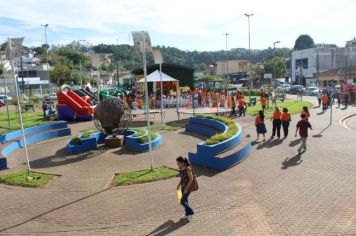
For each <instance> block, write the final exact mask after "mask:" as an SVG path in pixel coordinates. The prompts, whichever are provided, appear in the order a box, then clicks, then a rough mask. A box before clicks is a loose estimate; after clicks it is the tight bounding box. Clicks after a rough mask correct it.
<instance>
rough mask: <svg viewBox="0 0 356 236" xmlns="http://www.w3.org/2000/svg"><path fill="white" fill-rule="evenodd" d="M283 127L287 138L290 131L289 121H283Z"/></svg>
mask: <svg viewBox="0 0 356 236" xmlns="http://www.w3.org/2000/svg"><path fill="white" fill-rule="evenodd" d="M282 127H283V133H284V137H285V138H287V136H288V129H289V121H283V122H282Z"/></svg>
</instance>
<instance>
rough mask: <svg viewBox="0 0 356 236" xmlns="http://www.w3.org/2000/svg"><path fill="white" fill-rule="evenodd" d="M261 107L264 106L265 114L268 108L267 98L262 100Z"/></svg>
mask: <svg viewBox="0 0 356 236" xmlns="http://www.w3.org/2000/svg"><path fill="white" fill-rule="evenodd" d="M261 106H262V111H263V112H265V111H266V106H267V98H265V97H262V98H261Z"/></svg>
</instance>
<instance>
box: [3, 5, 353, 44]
mask: <svg viewBox="0 0 356 236" xmlns="http://www.w3.org/2000/svg"><path fill="white" fill-rule="evenodd" d="M0 9H1V10H0V42H3V41H5V40H6V39H7V38H8V37H25V41H24V44H25V45H26V46H39V45H41V44H43V43H44V41H45V36H44V28H43V27H41V26H40V25H41V24H49V27H48V30H47V37H48V44H50V45H51V44H66V43H69V42H71V41H73V40H86V41H88V42H89V43H91V44H94V45H95V44H98V43H106V44H133V42H132V37H131V32H132V31H137V30H144V31H148V32H149V34H150V38H151V42H152V44H153V45H161V46H171V47H177V48H179V49H181V50H189V51H192V50H197V51H216V50H225V48H226V37H225V33H229V34H230V35H229V36H228V37H227V47H228V49H230V48H248V20H247V17H246V16H245V15H244V14H245V13H248V14H254V15H253V16H252V17H251V18H250V29H251V48H252V49H265V48H268V47H272V45H273V42H275V41H280V43H279V44H278V45H277V47H289V48H292V47H293V46H294V42H295V39H296V38H297V37H298V36H299V35H300V34H309V35H310V36H311V37H312V38H313V39H314V41H315V43H335V44H337V45H338V46H344V45H345V42H346V41H347V40H350V39H353V38H354V37H356V17H355V12H356V1H355V0H337V1H336V0H299V1H286V0H269V1H265V0H248V1H246V0H243V1H241V0H219V1H207V0H175V1H172V0H100V1H99V0H75V1H74V0H60V1H59V0H11V1H9V0H8V1H2V3H1V8H0Z"/></svg>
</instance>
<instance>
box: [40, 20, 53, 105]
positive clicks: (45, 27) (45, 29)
mask: <svg viewBox="0 0 356 236" xmlns="http://www.w3.org/2000/svg"><path fill="white" fill-rule="evenodd" d="M41 26H42V27H43V28H44V32H45V41H46V70H47V77H48V80H49V65H48V42H47V27H48V26H49V25H48V24H44V25H41ZM48 86H49V92H51V82H49V85H48ZM49 99H50V101H51V96H49Z"/></svg>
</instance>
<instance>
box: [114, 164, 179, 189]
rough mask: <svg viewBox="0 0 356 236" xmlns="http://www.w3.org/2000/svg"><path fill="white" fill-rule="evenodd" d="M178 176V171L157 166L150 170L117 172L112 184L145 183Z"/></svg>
mask: <svg viewBox="0 0 356 236" xmlns="http://www.w3.org/2000/svg"><path fill="white" fill-rule="evenodd" d="M176 176H178V171H177V170H174V169H171V168H168V167H158V168H155V169H153V171H151V170H140V171H133V172H127V173H122V174H117V175H116V177H115V179H114V182H113V184H114V185H130V184H138V183H147V182H152V181H157V180H163V179H169V178H172V177H176Z"/></svg>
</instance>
